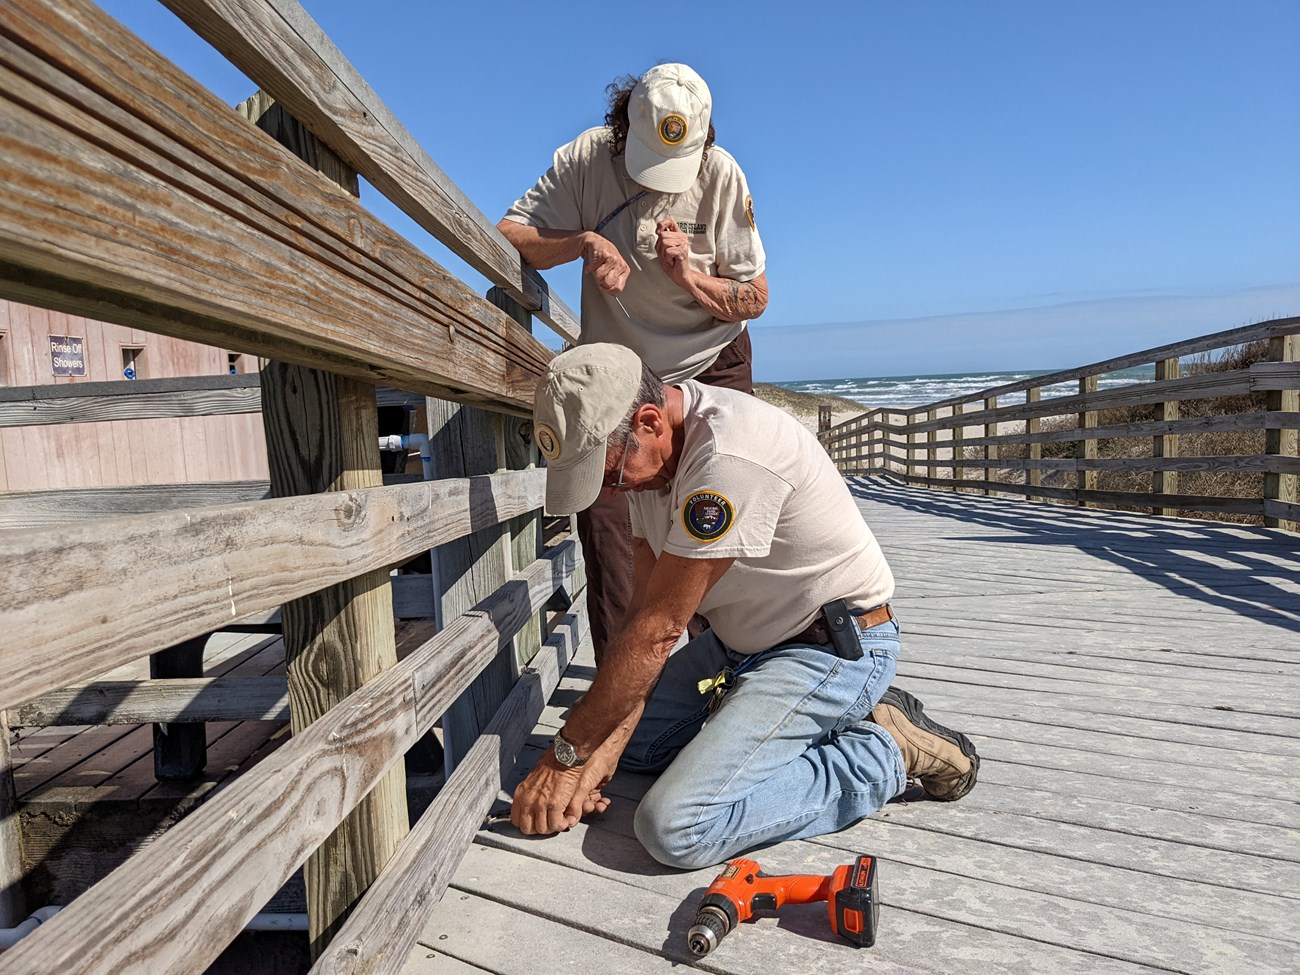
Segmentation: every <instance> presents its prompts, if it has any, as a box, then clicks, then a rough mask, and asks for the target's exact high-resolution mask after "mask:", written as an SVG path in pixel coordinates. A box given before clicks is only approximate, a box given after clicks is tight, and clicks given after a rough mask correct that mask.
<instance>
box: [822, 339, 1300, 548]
mask: <svg viewBox="0 0 1300 975" xmlns="http://www.w3.org/2000/svg"><path fill="white" fill-rule="evenodd" d="M1247 349H1250V350H1253V351H1255V352H1257V353H1259V354H1258V355H1257V356H1250V355H1242V353H1243V351H1245V350H1247ZM1298 349H1300V318H1287V319H1279V320H1276V321H1268V322H1262V323H1260V324H1257V325H1250V326H1247V327H1244V328H1237V329H1232V330H1230V331H1224V332H1217V333H1215V334H1213V335H1206V336H1202V337H1200V338H1196V339H1190V340H1188V341H1185V342H1178V343H1175V344H1172V345H1165V346H1161V347H1159V348H1154V349H1147V350H1145V351H1143V352H1137V353H1134V354H1132V355H1126V356H1120V357H1118V358H1114V359H1108V360H1106V361H1104V362H1098V363H1094V364H1092V365H1089V366H1082V367H1080V368H1077V369H1068V370H1064V371H1061V372H1056V373H1052V374H1050V375H1042V376H1034V377H1033V378H1032V379H1026V380H1022V381H1020V382H1014V383H1008V384H1006V385H1003V386H997V387H994V388H991V389H986V390H981V391H979V392H977V393H971V394H968V395H965V396H955V397H951V398H949V399H945V400H940V401H938V402H935V403H928V404H926V405H923V406H916V407H910V408H907V409H875V410H870V411H868V412H865V413H863V414H862V415H861V416H857V417H854V418H853V419H851V420H847V421H845V422H843V423H840V424H837V425H836V426H833V427H831V428H830V429H828V430H824V431H822V432H821V433H820V434H819V435H818V436H819V439H820V440H821V442H822V443H823V444H824V445H825V447H826V449H827V451H828V452H829V453H830V456H831V458H832V459H833V460H834V461H835V464H836V466H837V467H838V468H839V469H840V471H842V472H843V473H844V474H845V475H857V474H888V475H890V476H892V477H895V478H898V479H899V480H901V481H903V482H905V483H907V484H916V485H923V486H925V487H930V488H941V489H949V490H954V491H976V492H980V493H983V494H1009V495H1016V496H1020V497H1024V498H1036V499H1041V500H1050V501H1058V502H1064V503H1073V504H1078V505H1096V506H1099V507H1112V508H1127V509H1138V510H1145V511H1151V512H1153V513H1156V514H1204V513H1214V514H1219V515H1224V514H1227V515H1232V516H1239V517H1245V518H1247V519H1250V520H1253V521H1255V522H1256V523H1260V524H1264V525H1268V526H1273V527H1280V528H1284V529H1287V530H1289V531H1295V530H1296V526H1297V522H1300V503H1298V502H1300V498H1297V492H1296V483H1297V479H1298V478H1297V475H1300V458H1298V457H1297V453H1298V451H1297V429H1298V428H1300V392H1298V391H1300V362H1298V361H1297V359H1300V355H1298V354H1297V350H1298ZM1234 354H1235V355H1236V356H1237V357H1238V358H1240V359H1241V360H1242V362H1241V363H1240V364H1238V366H1237V367H1236V368H1233V367H1232V366H1233V364H1234V363H1233V361H1232V357H1233V356H1234ZM1252 358H1253V359H1255V360H1256V361H1249V360H1251V359H1252ZM1141 366H1153V367H1154V370H1153V373H1152V378H1151V379H1150V380H1148V381H1139V382H1133V383H1131V384H1125V385H1116V386H1115V387H1114V388H1104V380H1105V377H1106V376H1107V375H1108V374H1110V373H1114V372H1118V371H1119V370H1123V369H1132V368H1135V367H1141ZM1061 386H1066V387H1067V388H1066V389H1064V390H1061V391H1060V392H1059V393H1058V394H1056V395H1048V396H1045V395H1044V393H1045V392H1046V391H1047V390H1048V389H1049V387H1061ZM1013 399H1014V400H1017V402H1011V400H1013ZM971 427H975V428H977V429H976V430H975V431H972V430H971ZM972 432H973V433H975V434H976V435H974V436H972V435H971V434H972ZM1215 435H1218V436H1215ZM1225 445H1226V446H1227V448H1228V449H1226V450H1225V449H1224V446H1225ZM971 472H974V476H972V474H971ZM1211 474H1213V475H1219V480H1220V481H1221V483H1217V484H1210V485H1208V489H1206V490H1201V491H1189V490H1187V488H1188V486H1189V482H1191V481H1192V480H1193V479H1194V478H1196V477H1204V476H1205V475H1211ZM1121 477H1123V479H1124V482H1125V483H1123V484H1122V485H1121V486H1119V487H1110V486H1108V485H1107V484H1106V481H1107V480H1116V479H1119V478H1121ZM1139 479H1140V480H1144V481H1145V482H1146V483H1145V484H1135V483H1134V482H1135V481H1138V480H1139ZM1048 481H1050V482H1051V483H1045V482H1048Z"/></svg>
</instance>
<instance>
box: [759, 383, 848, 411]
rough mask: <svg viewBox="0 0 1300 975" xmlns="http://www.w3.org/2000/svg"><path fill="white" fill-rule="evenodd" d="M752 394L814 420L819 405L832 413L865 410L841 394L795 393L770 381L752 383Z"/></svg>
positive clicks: (765, 401)
mask: <svg viewBox="0 0 1300 975" xmlns="http://www.w3.org/2000/svg"><path fill="white" fill-rule="evenodd" d="M754 395H755V396H757V397H758V398H759V399H761V400H762V401H763V402H764V403H771V404H772V405H773V406H777V407H780V408H781V409H783V410H785V411H786V412H787V413H791V414H793V415H795V416H798V417H812V418H813V419H814V420H815V419H816V418H817V410H818V408H819V407H821V406H829V407H830V408H831V412H832V413H845V412H853V413H865V412H867V408H866V407H865V406H863V405H862V404H861V403H857V402H854V401H853V400H851V399H845V398H844V397H843V396H818V395H816V394H813V393H796V392H795V391H794V390H792V389H786V388H785V387H784V386H774V385H772V384H771V383H754Z"/></svg>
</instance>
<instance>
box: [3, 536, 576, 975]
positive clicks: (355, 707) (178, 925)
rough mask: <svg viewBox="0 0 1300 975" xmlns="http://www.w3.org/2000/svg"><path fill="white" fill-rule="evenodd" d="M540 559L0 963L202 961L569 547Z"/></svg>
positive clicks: (535, 600) (502, 636) (552, 576)
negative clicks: (196, 922)
mask: <svg viewBox="0 0 1300 975" xmlns="http://www.w3.org/2000/svg"><path fill="white" fill-rule="evenodd" d="M548 556H549V557H548V558H547V559H541V560H538V561H537V562H535V563H534V564H533V565H531V566H529V567H528V568H527V569H526V570H525V571H524V572H522V573H520V574H519V575H518V576H516V578H515V579H514V580H513V581H512V582H511V583H510V584H509V585H507V586H506V587H504V588H503V589H502V590H501V592H499V593H496V594H494V595H493V596H492V597H490V598H489V599H487V600H485V601H484V602H483V603H482V604H480V605H479V606H478V607H476V609H475V611H474V612H473V613H471V614H467V615H466V616H463V617H461V618H460V619H458V620H456V621H455V622H454V624H453V625H451V626H449V627H448V628H447V629H446V630H444V631H443V632H442V633H439V634H438V635H437V636H435V637H434V638H433V639H431V640H429V641H428V642H427V643H425V644H423V645H422V646H421V647H419V648H418V649H417V650H415V651H414V652H413V653H412V654H411V655H410V656H409V657H407V658H406V659H405V660H403V661H402V662H401V663H399V664H398V665H397V666H396V667H394V668H393V669H392V670H388V671H385V672H384V673H382V674H380V675H379V676H378V677H376V678H375V679H374V680H373V681H371V682H370V683H368V684H366V685H365V687H363V688H361V689H360V690H359V691H357V692H356V693H355V694H353V695H352V696H351V697H350V698H349V699H348V702H347V704H346V705H345V706H342V707H337V708H334V709H333V710H331V711H329V712H327V713H326V714H324V715H322V716H321V717H320V718H319V719H318V720H317V721H315V722H314V723H313V724H312V725H310V726H309V727H308V728H306V729H305V730H304V731H303V732H302V733H301V734H298V735H295V736H294V737H293V738H292V739H291V740H290V741H289V742H287V743H286V744H284V745H283V746H282V747H280V748H279V749H278V750H276V751H275V752H273V753H272V754H270V755H268V756H267V757H266V758H265V759H263V760H262V761H261V762H260V763H258V764H257V765H256V766H254V767H253V768H252V769H251V770H249V771H248V772H247V773H246V774H245V775H243V776H241V777H240V778H239V779H237V780H236V781H234V782H233V783H232V784H231V785H230V786H228V787H227V788H226V789H225V790H223V791H222V792H220V793H218V794H217V795H216V796H214V797H213V798H212V799H211V800H209V801H208V802H207V803H206V804H205V805H203V806H202V807H200V808H199V809H198V810H196V811H195V812H194V813H192V814H191V815H190V816H189V817H187V818H186V819H185V820H184V821H182V822H181V823H180V824H178V825H177V826H176V827H174V828H173V829H172V830H170V831H169V832H167V833H166V834H165V835H163V836H162V837H160V838H159V839H157V840H156V841H154V842H153V843H151V844H150V845H149V846H147V847H145V848H144V849H142V850H141V851H140V852H138V853H137V854H136V855H135V856H133V857H132V858H131V859H130V860H128V861H127V862H126V863H125V864H124V865H122V866H121V867H119V868H118V869H117V870H115V871H114V872H113V873H111V874H109V876H107V877H105V878H104V879H103V880H101V881H100V882H99V883H98V884H96V885H95V886H94V887H92V888H91V889H90V890H89V891H87V892H86V893H85V894H83V895H82V896H81V897H79V898H78V899H77V900H76V901H74V902H73V903H72V904H71V905H69V906H68V907H66V908H65V909H64V910H63V911H62V912H60V913H59V914H58V915H56V916H55V917H54V918H52V919H51V920H50V921H48V922H47V923H46V924H44V925H42V926H41V927H40V928H38V929H37V930H36V931H35V932H33V933H32V934H31V935H29V936H28V937H27V938H25V939H23V941H21V942H20V943H19V944H18V945H17V946H16V947H15V948H13V949H11V950H10V951H9V952H6V954H5V957H4V962H5V970H6V973H15V975H19V973H22V975H36V973H44V972H49V971H58V972H61V973H66V975H77V973H80V975H98V973H102V972H114V973H116V975H154V973H157V972H162V971H169V972H171V971H176V972H180V971H202V970H203V969H204V968H205V967H206V966H207V965H208V964H209V963H211V961H212V960H213V959H215V958H216V957H217V955H218V954H220V952H221V951H222V950H223V949H224V948H225V946H226V945H227V944H228V943H229V942H230V941H231V940H232V939H233V938H234V937H235V935H236V934H238V932H239V931H240V930H241V929H242V927H243V926H244V924H246V923H247V921H248V919H249V918H251V917H252V916H253V915H254V914H256V913H257V912H258V911H259V910H260V909H261V906H262V905H263V904H265V903H266V902H267V901H268V900H269V899H270V898H271V897H272V895H274V894H275V892H276V891H277V890H278V889H279V888H280V886H281V885H282V884H283V883H284V881H285V880H286V879H288V877H289V876H290V875H291V874H292V873H293V872H294V870H296V869H297V868H298V866H299V865H300V864H301V863H303V861H305V860H306V859H307V857H308V855H309V854H310V853H311V851H312V850H314V849H315V848H316V847H317V846H318V845H319V844H320V843H321V842H322V841H323V840H324V839H325V837H326V836H328V835H329V833H330V832H331V831H332V830H333V829H334V827H335V826H336V825H337V824H338V823H339V822H340V821H341V820H342V819H343V817H344V816H345V815H346V814H347V813H348V812H349V811H350V810H351V809H352V808H353V807H355V806H356V805H357V803H358V802H359V801H360V800H361V798H362V797H363V796H364V795H365V794H366V793H367V792H369V791H370V789H372V788H373V787H374V785H375V783H376V782H378V781H379V779H380V778H381V777H382V775H383V774H384V772H385V771H387V769H388V768H389V767H390V766H391V765H392V764H393V763H394V762H396V761H398V760H399V759H400V758H401V756H402V755H403V754H404V753H405V751H406V750H407V749H408V748H409V747H410V746H411V745H413V744H414V743H415V742H416V741H417V740H418V738H419V736H420V735H422V734H423V733H424V732H425V731H427V730H428V729H429V728H430V727H432V725H433V722H434V720H435V719H436V717H437V716H438V715H439V714H440V713H441V711H442V709H443V708H445V707H446V706H447V704H449V703H450V702H451V701H452V700H453V699H454V698H455V696H456V695H457V694H459V693H460V692H461V691H463V690H464V688H465V687H467V686H468V684H469V681H470V680H471V679H472V678H473V676H474V675H475V673H477V671H478V669H479V668H480V667H482V666H483V664H484V663H485V662H486V660H487V659H488V658H489V657H490V656H491V655H492V654H493V653H495V652H496V651H497V650H498V649H499V648H500V647H501V646H502V645H503V644H504V643H505V641H506V640H508V639H509V637H510V636H511V634H512V631H511V630H510V629H509V626H511V625H514V624H518V623H522V621H523V620H525V619H527V617H528V616H530V615H531V614H532V613H534V612H536V611H537V610H538V609H539V608H540V607H541V605H542V604H544V603H545V601H546V599H548V598H549V595H550V592H553V591H554V587H555V586H557V585H560V584H563V582H564V580H566V579H568V578H569V576H570V574H571V570H572V567H573V565H574V564H576V557H575V552H574V545H573V544H572V543H571V542H567V543H565V544H564V545H562V546H558V547H557V548H556V549H554V550H552V551H550V552H549V553H548ZM484 638H486V639H484ZM196 917H201V918H203V923H202V924H195V923H194V919H195V918H196Z"/></svg>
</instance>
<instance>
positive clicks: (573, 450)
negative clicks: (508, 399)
mask: <svg viewBox="0 0 1300 975" xmlns="http://www.w3.org/2000/svg"><path fill="white" fill-rule="evenodd" d="M640 385H641V359H640V358H639V357H638V356H637V354H636V353H635V352H633V351H632V350H631V349H629V348H626V347H625V346H622V345H614V344H612V343H610V342H594V343H592V344H591V345H579V346H578V347H577V348H573V349H569V351H567V352H562V353H560V354H559V355H557V356H556V357H555V358H554V359H552V360H551V362H550V364H549V365H548V366H547V367H546V371H545V372H544V373H542V377H541V379H540V380H538V383H537V391H536V393H535V394H534V396H533V436H534V438H535V439H536V440H537V446H538V449H540V450H541V452H542V456H543V457H545V458H546V511H547V513H549V514H553V515H567V514H572V513H573V512H575V511H582V510H583V509H584V508H589V507H591V505H592V503H593V502H594V501H595V500H596V497H597V496H598V495H599V494H600V486H601V481H603V480H604V477H605V441H606V440H607V439H608V438H609V435H610V434H611V433H613V432H614V430H615V429H617V427H618V425H619V424H620V423H622V422H623V417H625V416H627V411H628V410H630V409H631V408H632V402H633V401H634V400H635V399H636V391H637V389H638V388H639V387H640Z"/></svg>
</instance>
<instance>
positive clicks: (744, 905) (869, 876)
mask: <svg viewBox="0 0 1300 975" xmlns="http://www.w3.org/2000/svg"><path fill="white" fill-rule="evenodd" d="M817 901H826V904H827V910H828V912H829V914H830V920H831V930H832V931H834V932H835V933H836V934H838V935H839V936H840V937H841V938H844V939H845V940H846V941H847V942H848V943H849V944H851V945H853V946H854V947H855V948H870V947H871V946H872V945H874V944H875V943H876V921H877V919H878V918H879V916H880V902H879V901H877V899H876V858H875V857H869V856H864V855H860V856H859V857H858V859H857V861H856V862H854V863H849V864H845V865H844V866H842V867H836V868H835V872H834V873H832V874H830V875H829V876H818V875H815V874H787V875H785V876H779V877H769V876H768V875H767V874H765V873H763V870H762V868H761V867H760V866H759V865H758V863H757V862H755V861H754V860H746V859H744V858H741V859H739V860H732V861H731V862H730V863H728V864H727V865H726V866H725V867H723V868H722V873H720V874H718V878H717V879H716V880H715V881H713V883H712V884H710V885H709V889H708V890H707V891H705V892H704V898H703V900H701V901H700V909H699V912H698V913H697V914H696V915H695V923H694V924H693V925H692V926H691V929H690V931H688V932H687V934H686V940H687V943H688V944H689V945H690V947H691V951H692V952H694V953H695V954H697V955H707V954H708V953H709V952H710V951H712V950H713V949H714V948H716V947H718V943H719V942H721V941H722V939H723V937H724V936H725V935H726V933H727V932H728V931H730V930H731V929H732V928H734V927H735V926H736V925H737V924H739V923H740V922H741V921H744V920H747V919H748V918H750V917H752V916H753V914H754V912H755V911H775V910H780V908H781V906H782V905H784V904H812V903H815V902H817Z"/></svg>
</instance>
